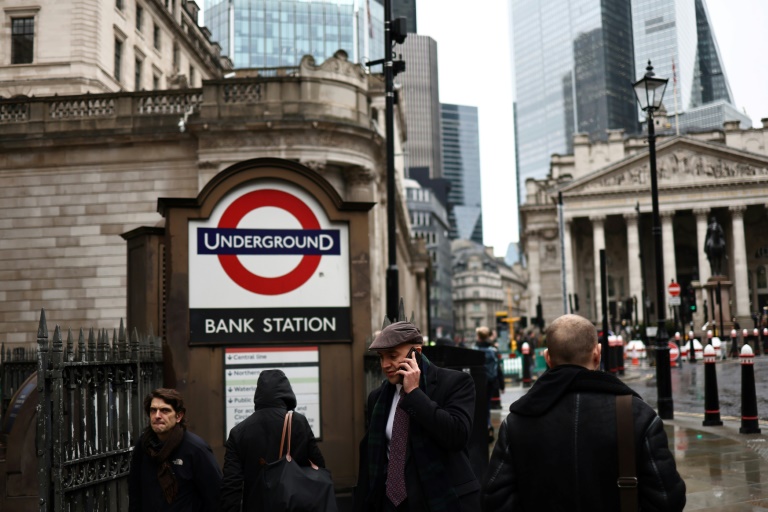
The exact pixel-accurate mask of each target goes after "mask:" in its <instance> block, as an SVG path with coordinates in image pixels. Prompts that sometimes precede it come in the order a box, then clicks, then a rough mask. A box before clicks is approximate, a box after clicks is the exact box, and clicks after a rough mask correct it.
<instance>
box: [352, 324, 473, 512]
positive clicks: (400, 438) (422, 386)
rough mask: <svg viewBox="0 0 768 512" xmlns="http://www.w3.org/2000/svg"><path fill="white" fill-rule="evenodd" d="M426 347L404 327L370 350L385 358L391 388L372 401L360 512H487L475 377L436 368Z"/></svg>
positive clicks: (393, 328) (358, 491) (358, 492)
mask: <svg viewBox="0 0 768 512" xmlns="http://www.w3.org/2000/svg"><path fill="white" fill-rule="evenodd" d="M422 343H423V339H422V336H421V333H420V332H419V330H418V329H417V328H416V326H415V325H413V324H412V323H410V322H396V323H393V324H390V325H388V326H387V327H385V328H384V329H382V331H381V333H379V335H378V336H377V337H376V339H375V340H374V341H373V343H372V344H371V346H370V348H369V350H375V351H377V352H378V353H379V358H380V363H381V370H382V372H383V373H384V375H385V376H386V380H384V382H383V383H382V384H381V386H380V387H379V388H377V389H375V390H373V391H372V392H371V394H370V395H368V407H367V410H366V413H367V420H368V421H367V425H368V431H367V432H366V434H365V436H364V437H363V440H362V441H361V442H360V467H359V471H358V479H357V487H356V488H355V496H354V498H355V503H354V510H356V511H358V512H391V511H409V512H438V511H443V510H444V511H450V512H454V511H456V512H458V511H466V512H470V511H471V512H476V511H477V510H479V508H480V482H478V480H477V478H476V477H475V474H474V472H473V471H472V467H471V466H470V463H469V457H468V455H467V443H468V442H469V437H470V433H471V432H472V418H473V417H474V413H475V385H474V383H473V381H472V377H471V376H470V375H469V374H468V373H464V372H461V371H456V370H449V369H446V368H439V367H437V366H435V365H433V364H432V363H431V362H430V361H429V359H427V357H426V356H423V355H422V354H421V348H422Z"/></svg>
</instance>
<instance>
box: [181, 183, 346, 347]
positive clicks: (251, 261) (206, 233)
mask: <svg viewBox="0 0 768 512" xmlns="http://www.w3.org/2000/svg"><path fill="white" fill-rule="evenodd" d="M188 230H189V231H188V234H189V309H190V311H189V313H190V318H189V323H190V326H189V329H190V337H189V338H190V340H189V341H190V344H192V345H194V344H204V345H230V346H231V345H237V344H240V345H252V344H253V343H254V342H289V343H290V342H294V343H306V342H309V343H315V342H321V341H350V340H351V330H350V277H349V273H350V263H349V260H350V257H349V226H348V225H347V224H346V223H338V222H337V223H333V222H330V220H329V219H328V216H327V215H326V213H325V210H324V209H323V208H322V206H321V205H320V203H319V202H318V201H317V200H316V199H315V198H314V197H313V196H311V195H310V194H309V193H308V192H307V191H305V190H304V189H302V188H299V187H297V186H296V185H293V184H291V183H288V182H284V181H279V180H260V181H256V182H252V183H249V184H246V185H244V186H242V187H240V188H237V189H235V190H233V191H231V192H230V193H229V194H227V195H226V196H224V197H223V198H222V199H221V200H220V201H219V203H218V204H217V205H216V206H215V207H214V208H213V211H212V212H211V215H210V217H209V218H208V219H205V220H192V221H190V222H189V225H188Z"/></svg>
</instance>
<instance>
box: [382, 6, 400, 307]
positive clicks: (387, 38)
mask: <svg viewBox="0 0 768 512" xmlns="http://www.w3.org/2000/svg"><path fill="white" fill-rule="evenodd" d="M384 81H385V89H384V91H385V94H386V117H387V119H386V123H387V250H388V266H387V316H388V317H389V318H392V319H395V318H397V311H398V301H399V298H400V296H399V290H398V279H399V277H398V272H397V232H396V230H395V220H396V216H395V213H396V212H395V123H394V120H395V83H394V81H395V75H394V72H393V69H392V0H384Z"/></svg>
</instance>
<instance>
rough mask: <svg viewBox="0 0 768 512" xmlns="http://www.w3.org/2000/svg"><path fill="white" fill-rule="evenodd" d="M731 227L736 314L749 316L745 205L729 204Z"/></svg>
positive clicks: (743, 316)
mask: <svg viewBox="0 0 768 512" xmlns="http://www.w3.org/2000/svg"><path fill="white" fill-rule="evenodd" d="M728 210H729V211H730V212H731V229H732V233H733V236H732V237H731V239H732V240H733V251H732V253H731V255H732V256H731V257H732V258H733V287H734V290H733V292H734V293H733V294H734V296H735V297H736V308H735V310H736V311H735V314H736V316H740V317H742V319H744V318H745V317H746V318H749V316H750V311H749V283H748V281H747V272H748V269H747V240H746V234H745V232H744V212H745V211H746V210H747V207H746V206H743V205H739V206H731V207H729V208H728Z"/></svg>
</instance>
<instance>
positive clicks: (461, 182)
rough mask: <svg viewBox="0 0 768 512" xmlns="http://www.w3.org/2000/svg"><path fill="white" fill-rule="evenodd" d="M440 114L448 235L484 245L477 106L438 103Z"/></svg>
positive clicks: (511, 192)
mask: <svg viewBox="0 0 768 512" xmlns="http://www.w3.org/2000/svg"><path fill="white" fill-rule="evenodd" d="M440 114H441V116H440V117H441V126H442V147H443V177H444V178H445V179H446V180H448V182H449V183H450V185H451V186H450V190H449V192H448V204H449V206H450V208H449V213H448V218H449V221H450V224H451V238H452V239H462V240H472V241H473V242H475V243H477V244H479V245H483V212H482V200H481V195H480V131H479V129H478V123H477V107H468V106H466V105H449V104H446V103H441V104H440ZM513 193H514V191H510V194H513Z"/></svg>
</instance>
